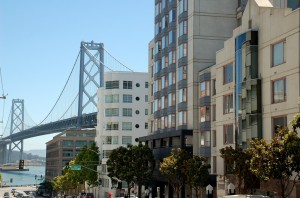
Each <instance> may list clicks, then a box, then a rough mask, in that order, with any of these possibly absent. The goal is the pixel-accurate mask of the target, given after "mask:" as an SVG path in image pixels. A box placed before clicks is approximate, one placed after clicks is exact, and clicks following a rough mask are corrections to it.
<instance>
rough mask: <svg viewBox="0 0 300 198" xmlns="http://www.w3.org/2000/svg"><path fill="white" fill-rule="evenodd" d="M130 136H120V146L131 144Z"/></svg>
mask: <svg viewBox="0 0 300 198" xmlns="http://www.w3.org/2000/svg"><path fill="white" fill-rule="evenodd" d="M131 139H132V137H131V136H122V144H131Z"/></svg>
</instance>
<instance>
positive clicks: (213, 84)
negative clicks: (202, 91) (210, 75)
mask: <svg viewBox="0 0 300 198" xmlns="http://www.w3.org/2000/svg"><path fill="white" fill-rule="evenodd" d="M216 82H217V81H216V79H213V80H212V83H211V84H212V89H211V91H212V95H213V96H214V95H216V93H217V90H216Z"/></svg>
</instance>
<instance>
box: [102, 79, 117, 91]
mask: <svg viewBox="0 0 300 198" xmlns="http://www.w3.org/2000/svg"><path fill="white" fill-rule="evenodd" d="M105 88H106V89H119V81H118V80H114V81H106V82H105Z"/></svg>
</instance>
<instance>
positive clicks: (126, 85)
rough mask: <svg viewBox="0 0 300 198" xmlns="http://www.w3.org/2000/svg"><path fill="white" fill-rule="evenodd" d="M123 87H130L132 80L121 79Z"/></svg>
mask: <svg viewBox="0 0 300 198" xmlns="http://www.w3.org/2000/svg"><path fill="white" fill-rule="evenodd" d="M123 89H132V81H123Z"/></svg>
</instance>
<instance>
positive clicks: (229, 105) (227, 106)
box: [223, 94, 233, 114]
mask: <svg viewBox="0 0 300 198" xmlns="http://www.w3.org/2000/svg"><path fill="white" fill-rule="evenodd" d="M223 106H224V107H223V108H224V109H223V112H224V114H227V113H233V94H229V95H226V96H223Z"/></svg>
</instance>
